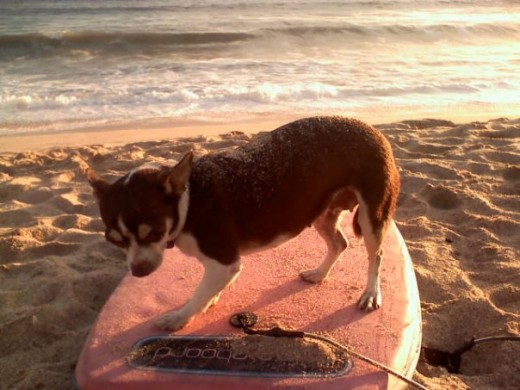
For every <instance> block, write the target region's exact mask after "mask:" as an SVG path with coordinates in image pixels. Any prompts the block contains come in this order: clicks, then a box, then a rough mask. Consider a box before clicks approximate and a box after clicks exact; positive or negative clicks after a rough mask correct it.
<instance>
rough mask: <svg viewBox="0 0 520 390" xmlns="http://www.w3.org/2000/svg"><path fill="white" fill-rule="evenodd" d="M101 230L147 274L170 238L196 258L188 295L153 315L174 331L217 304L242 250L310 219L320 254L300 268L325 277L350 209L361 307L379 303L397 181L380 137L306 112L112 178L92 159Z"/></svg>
mask: <svg viewBox="0 0 520 390" xmlns="http://www.w3.org/2000/svg"><path fill="white" fill-rule="evenodd" d="M86 176H87V179H88V181H89V183H90V185H91V186H92V187H93V190H94V194H95V197H96V198H97V202H98V205H99V210H100V214H101V218H102V220H103V222H104V224H105V226H106V231H105V237H106V239H107V240H108V241H109V242H111V243H113V244H115V245H117V246H119V247H121V248H123V249H124V250H125V252H126V259H127V263H128V266H129V268H130V271H131V273H132V275H134V276H136V277H144V276H146V275H149V274H150V273H152V272H154V271H155V270H156V269H157V268H158V267H159V266H160V265H161V262H162V258H163V253H164V251H165V249H167V248H172V247H173V246H174V245H175V246H177V247H178V248H179V249H180V250H181V251H182V252H184V253H185V254H187V255H191V256H195V257H196V258H197V259H198V260H199V261H200V262H201V263H202V264H203V265H204V275H203V277H202V280H201V282H200V284H199V285H198V287H197V289H196V291H195V292H194V295H193V297H192V298H191V299H190V300H189V301H188V302H187V303H186V304H185V305H184V306H183V307H181V308H180V309H179V310H177V311H172V312H168V313H166V314H165V315H163V316H162V317H160V318H159V319H158V321H157V322H156V323H157V325H158V326H159V328H161V329H163V330H168V331H176V330H179V329H181V328H183V327H184V326H185V325H186V324H188V322H189V321H190V320H191V319H192V318H193V317H194V316H196V315H197V314H199V313H201V312H205V311H206V310H207V309H208V308H209V307H210V306H212V305H214V304H215V303H216V302H217V301H218V299H219V296H220V294H221V292H222V291H223V290H224V289H225V288H226V287H227V286H228V285H230V284H231V283H232V282H233V281H234V280H235V279H236V278H237V276H238V275H239V273H240V270H241V263H240V257H241V256H243V255H245V254H248V253H251V252H255V251H260V250H264V249H267V248H272V247H275V246H277V245H279V244H281V243H283V242H285V241H287V240H289V239H291V238H293V237H295V236H297V235H298V234H299V233H300V232H301V231H302V230H304V229H305V228H306V227H308V226H311V225H312V226H313V227H314V228H315V229H316V230H317V231H318V233H319V234H320V236H321V237H322V238H323V240H324V241H325V243H326V244H327V253H326V255H325V258H324V260H323V261H322V262H321V264H320V265H319V266H318V267H317V268H315V269H311V270H304V271H302V272H301V274H300V276H301V277H302V278H303V279H304V280H305V281H308V282H312V283H318V282H320V281H322V280H323V279H325V278H326V277H327V275H328V274H329V271H330V270H331V268H332V267H333V266H334V263H335V262H336V260H337V259H338V257H339V255H340V254H341V253H342V252H343V251H344V250H345V249H346V248H347V246H348V241H347V239H346V238H345V236H344V235H343V233H342V232H341V230H340V227H339V221H340V217H341V214H342V213H343V212H344V211H350V212H354V216H353V230H354V233H355V235H356V236H358V237H360V236H362V237H363V240H364V243H365V247H366V251H367V255H368V261H369V267H368V278H367V285H366V289H365V291H364V292H363V294H362V296H361V298H360V299H359V301H358V307H359V309H361V310H365V311H372V310H375V309H378V308H379V307H380V306H381V304H382V297H381V289H380V268H381V262H382V256H383V253H382V250H381V245H382V241H383V238H384V236H385V232H386V231H387V229H388V227H389V225H390V224H391V221H392V216H393V214H394V212H395V208H396V203H397V197H398V193H399V186H400V179H399V173H398V169H397V167H396V164H395V160H394V157H393V153H392V149H391V146H390V143H389V142H388V140H387V139H386V138H385V137H384V136H383V135H382V134H381V132H379V131H378V130H377V129H375V128H373V127H371V126H369V125H367V124H365V123H363V122H361V121H358V120H355V119H349V118H343V117H313V118H306V119H300V120H297V121H294V122H291V123H289V124H286V125H284V126H282V127H280V128H278V129H276V130H273V131H272V132H267V133H263V134H261V135H258V136H257V137H255V138H254V139H253V140H252V141H251V142H249V143H248V144H245V145H243V146H241V147H238V148H237V149H234V150H232V151H225V152H221V153H215V154H209V155H205V156H203V157H200V158H198V159H195V160H194V158H193V153H192V152H191V151H190V152H188V153H186V154H185V155H184V157H183V158H182V159H181V160H180V162H178V164H176V165H172V166H153V165H144V166H142V167H139V168H137V169H134V170H132V171H131V172H129V173H128V174H126V175H125V176H123V177H121V178H119V179H118V180H117V181H115V182H114V183H113V184H109V183H108V182H106V181H105V180H103V179H102V178H100V177H99V176H98V175H97V174H96V173H95V172H94V171H93V170H92V169H90V168H87V169H86Z"/></svg>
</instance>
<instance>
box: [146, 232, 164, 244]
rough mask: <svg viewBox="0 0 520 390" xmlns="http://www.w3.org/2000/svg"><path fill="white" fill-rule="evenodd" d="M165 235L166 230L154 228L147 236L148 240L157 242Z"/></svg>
mask: <svg viewBox="0 0 520 390" xmlns="http://www.w3.org/2000/svg"><path fill="white" fill-rule="evenodd" d="M163 236H164V231H161V230H152V231H151V232H150V233H148V235H147V236H146V241H147V242H157V241H161V240H162V238H163Z"/></svg>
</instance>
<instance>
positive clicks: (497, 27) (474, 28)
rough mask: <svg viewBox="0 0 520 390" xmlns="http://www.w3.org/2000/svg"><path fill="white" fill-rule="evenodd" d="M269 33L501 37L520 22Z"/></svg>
mask: <svg viewBox="0 0 520 390" xmlns="http://www.w3.org/2000/svg"><path fill="white" fill-rule="evenodd" d="M265 31H266V32H268V33H272V34H282V35H291V36H300V37H308V36H324V35H354V36H357V37H361V38H362V37H381V36H384V37H392V38H410V37H411V38H415V39H418V40H419V39H424V38H427V37H431V38H438V39H442V38H447V37H452V38H453V37H460V38H467V37H469V36H487V37H497V38H500V39H511V38H514V37H517V38H518V37H520V24H490V23H480V24H468V25H463V24H462V25H451V24H431V25H412V24H392V25H356V24H347V25H338V26H299V27H287V28H284V29H266V30H265Z"/></svg>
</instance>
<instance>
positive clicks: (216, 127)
mask: <svg viewBox="0 0 520 390" xmlns="http://www.w3.org/2000/svg"><path fill="white" fill-rule="evenodd" d="M484 107H488V106H487V105H484ZM460 108H461V109H460V110H459V109H458V107H453V110H452V111H449V112H446V111H445V110H442V109H435V108H432V109H430V110H426V109H422V110H419V111H415V110H414V109H415V107H406V108H403V107H399V108H398V109H396V110H391V109H390V108H388V107H376V108H374V109H366V108H365V109H359V110H357V111H356V112H355V113H347V114H345V115H343V114H342V113H336V114H331V115H343V116H347V117H353V118H357V119H360V120H362V121H364V122H366V123H369V124H371V125H373V126H376V127H377V126H386V125H388V124H390V125H391V124H393V123H398V122H402V121H407V120H416V121H421V120H440V121H442V120H449V121H452V122H454V123H466V122H468V121H469V122H486V121H489V120H493V119H490V118H495V119H497V118H510V119H514V116H511V115H507V114H511V113H512V112H514V111H513V110H512V109H504V110H501V112H499V113H497V112H494V110H491V112H490V111H489V110H484V111H478V105H475V106H471V107H470V108H471V109H470V110H469V111H468V110H467V109H468V107H460ZM462 108H463V109H462ZM500 113H504V114H505V115H499V114H500ZM321 115H328V113H326V112H325V113H323V112H309V113H306V114H302V113H292V114H289V113H286V114H255V115H252V116H251V117H250V118H244V116H241V117H239V118H236V119H232V118H229V117H227V118H226V117H216V118H212V119H207V120H202V119H200V120H197V119H171V118H149V119H143V120H131V121H111V122H107V123H100V124H88V122H87V123H85V124H81V123H79V124H76V125H74V126H72V125H70V126H68V127H67V129H58V130H40V131H24V132H21V133H16V130H12V131H11V132H10V133H7V134H0V153H5V152H11V153H16V152H27V151H43V150H49V149H52V148H55V147H78V146H86V145H93V144H101V143H102V144H110V145H123V144H127V143H129V142H149V141H157V140H163V139H178V138H185V137H197V136H215V135H219V134H225V133H228V132H231V131H240V132H244V133H246V134H255V133H258V132H262V131H270V130H274V129H275V128H277V127H279V126H282V125H284V124H286V123H289V122H291V121H293V120H296V119H300V118H303V117H310V116H321ZM48 126H49V125H48ZM93 137H96V138H93ZM97 137H99V142H98V138H97Z"/></svg>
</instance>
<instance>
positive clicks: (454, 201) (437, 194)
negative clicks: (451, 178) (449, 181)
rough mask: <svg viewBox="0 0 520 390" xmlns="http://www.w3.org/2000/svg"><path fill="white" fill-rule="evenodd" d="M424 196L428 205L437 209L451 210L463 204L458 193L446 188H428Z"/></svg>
mask: <svg viewBox="0 0 520 390" xmlns="http://www.w3.org/2000/svg"><path fill="white" fill-rule="evenodd" d="M424 195H425V196H426V201H427V202H428V204H429V205H430V206H431V207H433V208H436V209H442V210H451V209H455V208H457V207H459V206H460V205H461V204H462V202H461V201H460V199H459V196H458V195H457V193H455V192H454V191H452V190H450V189H449V188H446V187H444V186H428V187H427V188H426V189H425V190H424Z"/></svg>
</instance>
